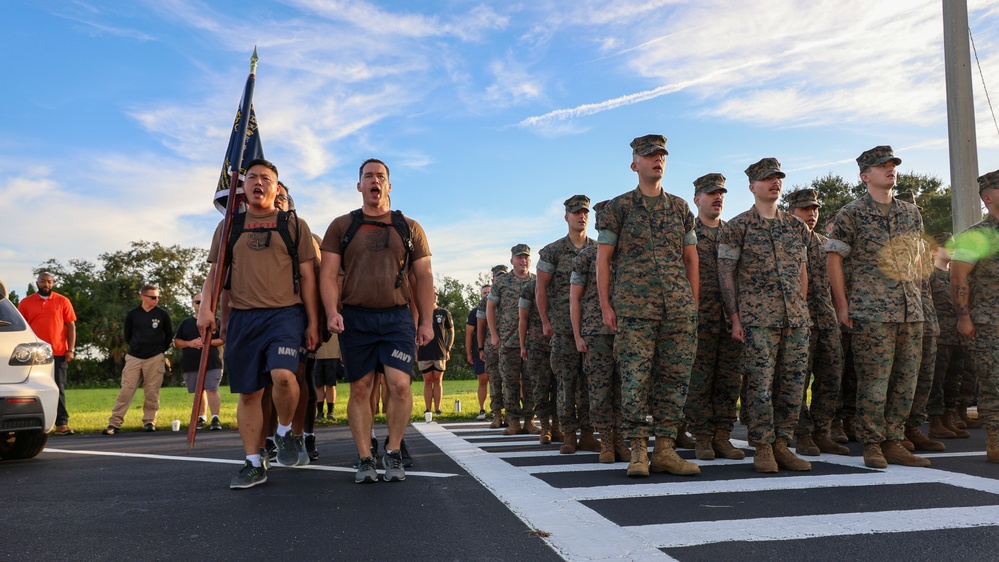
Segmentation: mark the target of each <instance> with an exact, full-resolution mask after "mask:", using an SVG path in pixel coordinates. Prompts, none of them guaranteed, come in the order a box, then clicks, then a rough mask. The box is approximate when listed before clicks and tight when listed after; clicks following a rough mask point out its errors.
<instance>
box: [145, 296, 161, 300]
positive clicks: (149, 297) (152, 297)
mask: <svg viewBox="0 0 999 562" xmlns="http://www.w3.org/2000/svg"><path fill="white" fill-rule="evenodd" d="M142 296H144V297H146V298H147V299H152V300H154V301H155V300H159V298H160V296H159V295H142Z"/></svg>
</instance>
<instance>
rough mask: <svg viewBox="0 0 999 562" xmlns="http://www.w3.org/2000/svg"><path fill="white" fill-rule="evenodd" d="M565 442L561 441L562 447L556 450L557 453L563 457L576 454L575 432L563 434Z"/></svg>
mask: <svg viewBox="0 0 999 562" xmlns="http://www.w3.org/2000/svg"><path fill="white" fill-rule="evenodd" d="M563 435H564V436H565V440H564V441H562V446H561V447H559V448H558V452H559V453H561V454H563V455H572V454H575V453H576V432H575V431H573V432H568V431H566V432H565V433H563Z"/></svg>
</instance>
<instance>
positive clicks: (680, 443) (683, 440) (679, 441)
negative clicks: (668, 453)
mask: <svg viewBox="0 0 999 562" xmlns="http://www.w3.org/2000/svg"><path fill="white" fill-rule="evenodd" d="M676 447H677V448H678V449H694V448H696V447H697V443H696V442H695V441H694V440H693V439H692V438H691V437H690V436H689V435H687V424H685V423H682V424H680V427H679V428H677V430H676Z"/></svg>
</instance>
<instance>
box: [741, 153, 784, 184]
mask: <svg viewBox="0 0 999 562" xmlns="http://www.w3.org/2000/svg"><path fill="white" fill-rule="evenodd" d="M775 174H776V175H777V176H780V177H782V178H784V177H787V174H785V173H784V172H782V171H780V162H778V161H777V159H776V158H764V159H763V160H760V161H759V162H757V163H755V164H753V165H752V166H750V167H748V168H746V175H747V176H749V181H751V182H753V181H760V180H765V179H767V178H769V177H770V176H773V175H775Z"/></svg>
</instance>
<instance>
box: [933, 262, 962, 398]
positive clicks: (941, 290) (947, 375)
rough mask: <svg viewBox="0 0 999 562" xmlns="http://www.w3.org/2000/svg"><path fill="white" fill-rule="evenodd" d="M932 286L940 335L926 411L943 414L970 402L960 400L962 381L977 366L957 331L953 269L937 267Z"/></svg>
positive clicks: (934, 270) (934, 271) (934, 269)
mask: <svg viewBox="0 0 999 562" xmlns="http://www.w3.org/2000/svg"><path fill="white" fill-rule="evenodd" d="M930 290H931V293H932V297H933V308H934V310H935V311H936V313H937V327H938V328H939V330H940V334H939V335H938V336H937V356H936V361H935V368H934V373H933V388H932V389H931V390H930V399H929V401H928V402H927V403H926V414H927V415H928V416H942V415H944V412H946V411H947V410H956V409H958V408H959V407H964V408H966V407H967V406H968V404H966V403H964V404H962V403H960V400H959V398H960V394H961V384H962V381H963V380H964V378H965V375H966V374H968V378H971V379H973V378H974V369H973V368H971V366H970V365H969V363H970V362H971V360H970V355H969V354H968V352H967V350H966V349H965V348H964V346H963V345H962V342H961V335H960V334H958V332H957V314H956V313H955V312H954V303H953V301H951V300H950V271H949V270H944V269H937V268H936V267H934V268H933V274H932V275H930Z"/></svg>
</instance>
